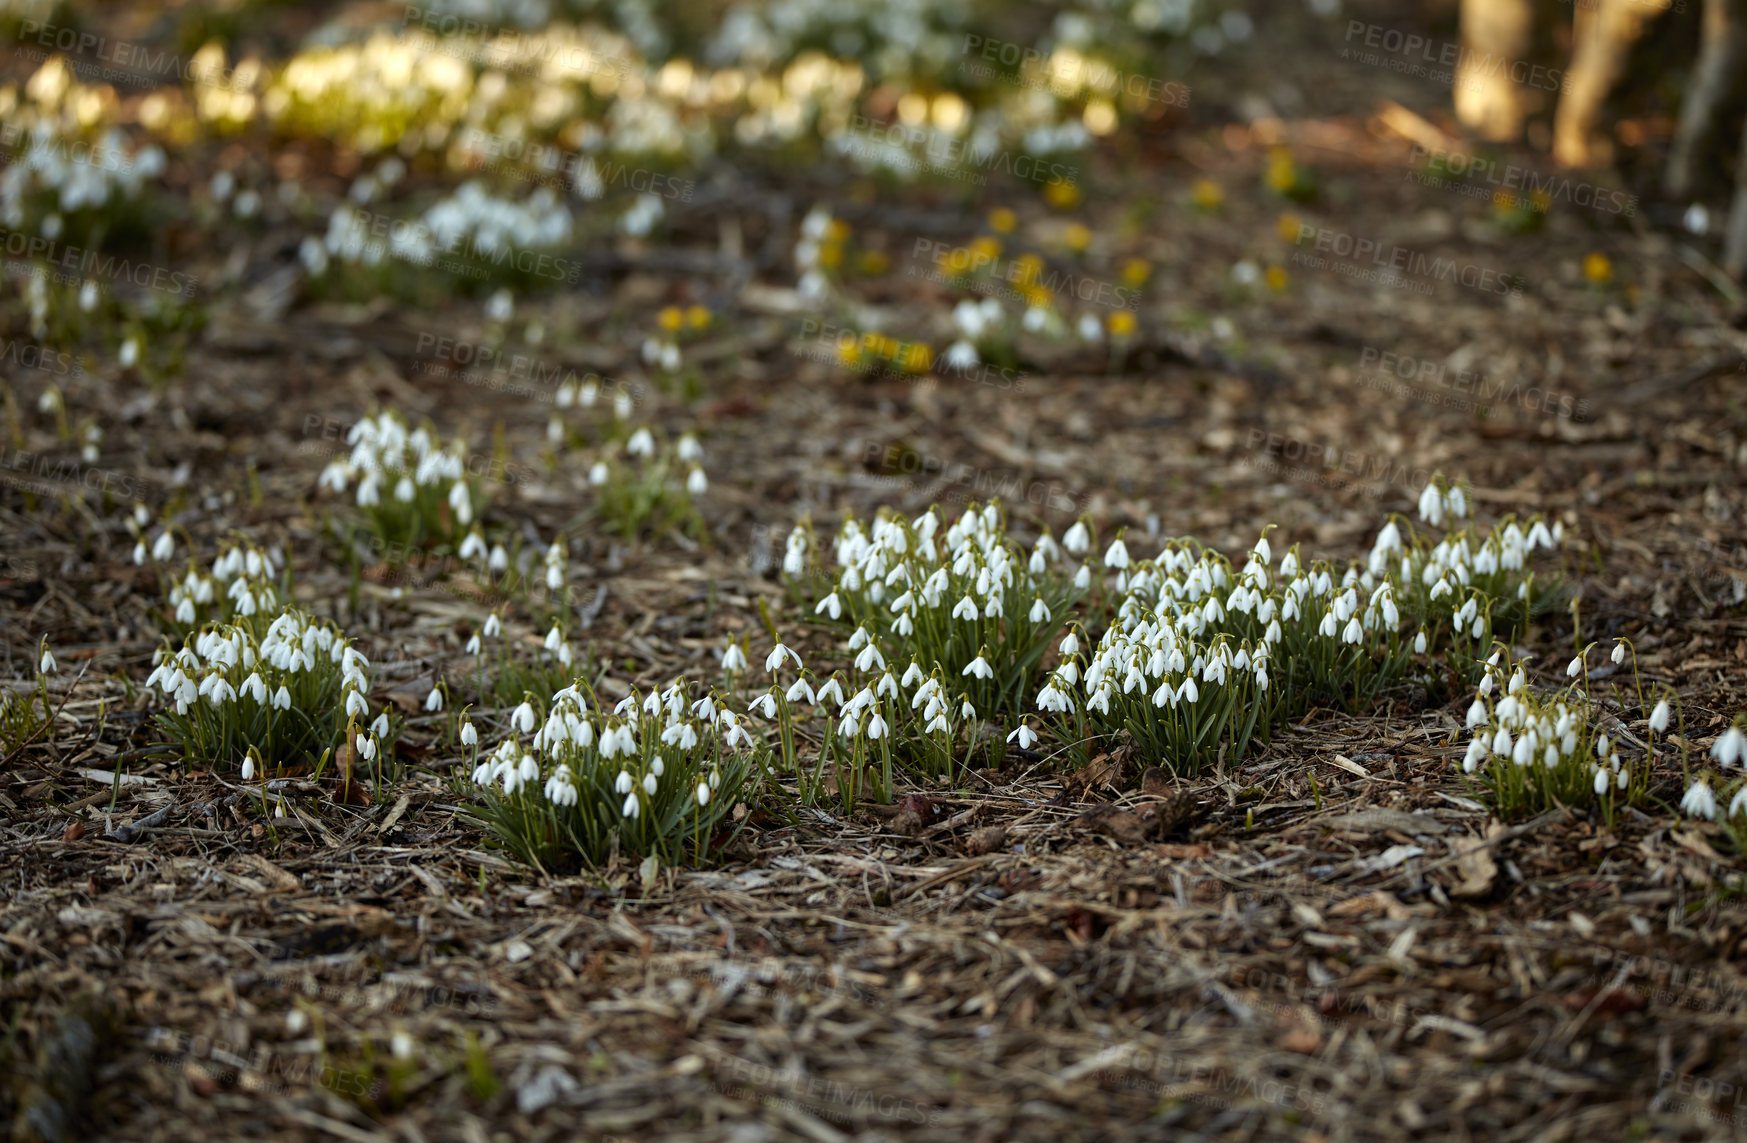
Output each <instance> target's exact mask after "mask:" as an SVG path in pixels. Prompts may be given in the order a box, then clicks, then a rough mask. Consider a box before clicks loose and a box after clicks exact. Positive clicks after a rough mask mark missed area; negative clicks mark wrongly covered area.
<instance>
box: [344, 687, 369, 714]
mask: <svg viewBox="0 0 1747 1143" xmlns="http://www.w3.org/2000/svg"><path fill="white" fill-rule="evenodd" d="M369 713H370V704H369V703H367V702H365V701H364V696H363V695H361V694H359V693H358V692H357V691H349V692H347V694H346V715H347V717H348V718H362V717H364V716H365V715H367V714H369Z"/></svg>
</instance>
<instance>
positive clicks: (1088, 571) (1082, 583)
mask: <svg viewBox="0 0 1747 1143" xmlns="http://www.w3.org/2000/svg"><path fill="white" fill-rule="evenodd" d="M1091 586H1092V565H1091V564H1081V565H1080V570H1079V571H1077V572H1075V573H1074V590H1076V591H1085V590H1086V589H1087V588H1088V587H1091Z"/></svg>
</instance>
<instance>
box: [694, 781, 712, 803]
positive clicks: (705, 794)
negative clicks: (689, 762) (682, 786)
mask: <svg viewBox="0 0 1747 1143" xmlns="http://www.w3.org/2000/svg"><path fill="white" fill-rule="evenodd" d="M695 796H696V797H697V800H698V805H700V806H707V805H709V804H710V784H709V783H708V782H699V783H698V788H697V790H696V791H695Z"/></svg>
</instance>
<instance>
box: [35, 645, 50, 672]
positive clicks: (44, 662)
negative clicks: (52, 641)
mask: <svg viewBox="0 0 1747 1143" xmlns="http://www.w3.org/2000/svg"><path fill="white" fill-rule="evenodd" d="M36 672H37V674H39V675H52V674H54V673H55V656H54V653H53V652H52V651H50V650H49V649H48V645H47V644H46V643H45V644H44V645H43V649H42V658H40V659H38V660H37V661H36Z"/></svg>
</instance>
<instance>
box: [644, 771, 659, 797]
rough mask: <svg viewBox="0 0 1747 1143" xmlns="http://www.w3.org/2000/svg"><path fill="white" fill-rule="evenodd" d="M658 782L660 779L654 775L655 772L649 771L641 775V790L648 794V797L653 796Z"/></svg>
mask: <svg viewBox="0 0 1747 1143" xmlns="http://www.w3.org/2000/svg"><path fill="white" fill-rule="evenodd" d="M659 784H660V779H659V778H657V777H656V776H655V774H653V773H649V774H645V775H643V792H644V793H646V794H648V795H649V796H650V797H652V798H653V797H654V796H655V790H656V787H657V786H658V785H659Z"/></svg>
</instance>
